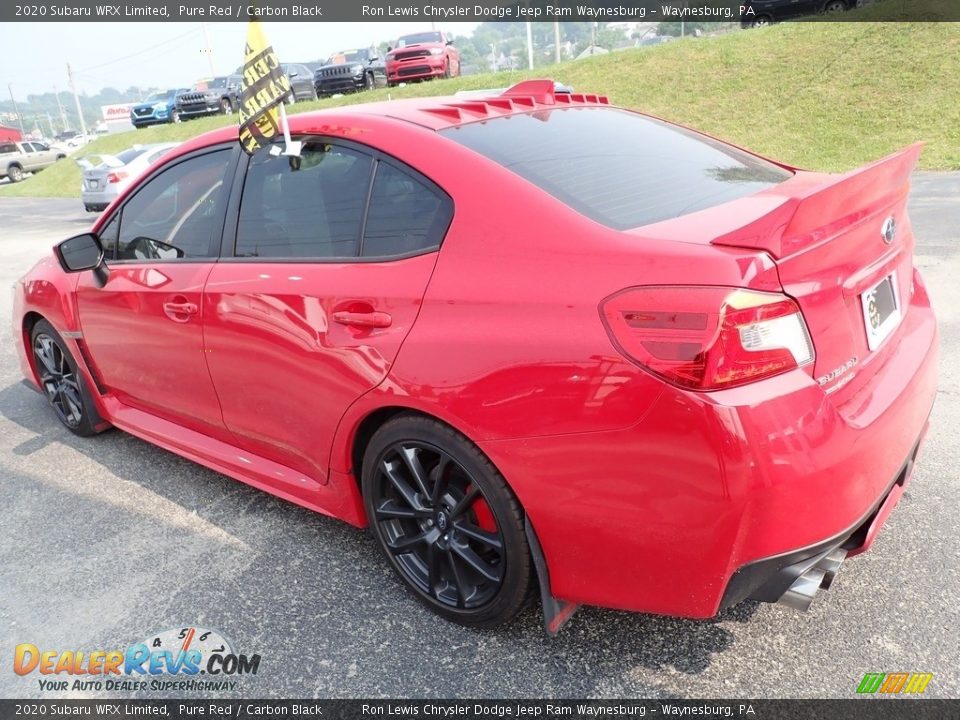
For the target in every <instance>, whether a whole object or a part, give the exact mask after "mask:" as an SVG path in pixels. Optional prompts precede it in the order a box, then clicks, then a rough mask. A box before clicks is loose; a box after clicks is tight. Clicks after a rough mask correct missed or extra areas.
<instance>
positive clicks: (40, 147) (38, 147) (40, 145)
mask: <svg viewBox="0 0 960 720" xmlns="http://www.w3.org/2000/svg"><path fill="white" fill-rule="evenodd" d="M33 149H34V150H41V151H42V150H49V149H50V148H49V147H47V146H46V145H44V144H43V143H38V142H35V143H34V144H33Z"/></svg>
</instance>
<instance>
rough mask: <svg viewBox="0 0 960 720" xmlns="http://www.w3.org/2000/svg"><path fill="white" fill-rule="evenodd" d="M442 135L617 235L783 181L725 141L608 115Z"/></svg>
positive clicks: (620, 113)
mask: <svg viewBox="0 0 960 720" xmlns="http://www.w3.org/2000/svg"><path fill="white" fill-rule="evenodd" d="M442 133H443V134H444V135H446V136H447V137H448V138H450V139H452V140H456V141H457V142H459V143H461V144H463V145H465V146H467V147H468V148H470V149H471V150H475V151H476V152H479V153H481V154H482V155H486V156H487V157H488V158H490V159H491V160H494V161H496V162H498V163H500V164H501V165H503V166H504V167H505V168H507V169H508V170H511V171H513V172H515V173H516V174H518V175H520V176H521V177H523V178H525V179H527V180H529V181H530V182H532V183H533V184H535V185H537V186H538V187H540V188H542V189H543V190H546V191H547V192H548V193H550V194H551V195H553V196H554V197H556V198H557V199H558V200H561V201H563V202H564V203H566V204H567V205H569V206H570V207H571V208H573V209H574V210H576V211H577V212H579V213H581V214H583V215H586V216H587V217H589V218H592V219H593V220H596V221H597V222H600V223H603V224H604V225H607V226H608V227H611V228H615V229H617V230H626V229H628V228H634V227H639V226H641V225H648V224H650V223H655V222H659V221H661V220H668V219H670V218H675V217H679V216H681V215H686V214H688V213H692V212H696V211H697V210H703V209H705V208H708V207H713V206H714V205H719V204H720V203H724V202H728V201H730V200H736V199H737V198H741V197H744V196H745V195H750V194H752V193H755V192H757V191H759V190H763V189H764V188H768V187H770V186H771V185H776V184H778V183H781V182H783V181H784V180H786V179H788V178H789V177H791V173H789V172H788V171H786V170H784V169H783V168H780V167H778V166H777V165H774V164H772V163H769V162H766V161H765V160H761V159H759V158H757V157H754V156H753V155H750V154H749V153H746V152H743V151H742V150H738V149H736V148H734V147H731V146H729V145H727V144H725V143H722V142H719V141H717V140H712V139H710V138H708V137H704V136H703V135H699V134H697V133H695V132H692V131H690V130H684V129H683V128H678V127H675V126H673V125H669V124H667V123H664V122H661V121H659V120H654V119H652V118H648V117H645V116H643V115H638V114H637V113H632V112H628V111H626V110H618V109H614V108H557V109H553V110H546V111H538V112H535V113H530V114H525V115H513V116H510V117H503V118H496V119H493V120H488V121H484V122H478V123H470V124H467V125H461V126H458V127H454V128H450V129H448V130H444V131H442Z"/></svg>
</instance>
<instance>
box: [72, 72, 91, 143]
mask: <svg viewBox="0 0 960 720" xmlns="http://www.w3.org/2000/svg"><path fill="white" fill-rule="evenodd" d="M67 80H68V81H69V83H70V92H72V93H73V101H74V102H75V103H76V104H77V117H78V118H80V132H81V133H83V134H84V136H86V134H87V123H85V122H84V120H83V110H81V109H80V96H79V95H77V86H76V85H74V84H73V70H72V69H71V68H70V63H67Z"/></svg>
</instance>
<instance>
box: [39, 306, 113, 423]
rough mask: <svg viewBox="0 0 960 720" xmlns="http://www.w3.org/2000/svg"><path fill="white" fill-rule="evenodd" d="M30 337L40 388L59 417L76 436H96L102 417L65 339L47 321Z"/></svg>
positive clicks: (41, 321)
mask: <svg viewBox="0 0 960 720" xmlns="http://www.w3.org/2000/svg"><path fill="white" fill-rule="evenodd" d="M30 338H31V347H32V348H33V362H34V366H35V368H36V370H37V376H38V377H39V378H40V388H41V389H42V390H43V392H44V394H45V395H46V396H47V402H49V403H50V407H52V408H53V411H54V412H55V413H56V415H57V418H58V419H59V420H60V422H61V423H63V424H64V426H65V427H66V428H67V430H69V431H70V432H72V433H74V434H76V435H81V436H84V437H86V436H90V435H95V434H96V432H97V431H96V430H95V429H94V428H95V427H96V425H97V424H99V421H100V418H99V416H98V415H97V413H96V410H95V409H94V407H93V403H92V401H91V400H90V396H89V394H88V393H87V390H86V385H85V384H84V381H83V377H82V376H81V375H80V373H79V372H78V371H77V363H76V362H75V361H74V359H73V356H72V355H70V351H69V350H67V347H66V345H65V344H64V342H63V339H62V338H61V337H60V336H59V335H58V334H57V331H56V330H54V329H53V326H52V325H51V324H50V323H48V322H47V321H46V320H40V321H38V322H37V324H36V325H34V326H33V331H32V332H31V333H30Z"/></svg>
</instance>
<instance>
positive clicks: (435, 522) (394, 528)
mask: <svg viewBox="0 0 960 720" xmlns="http://www.w3.org/2000/svg"><path fill="white" fill-rule="evenodd" d="M362 485H363V496H364V503H365V506H366V510H367V516H368V517H369V519H370V526H371V529H372V531H373V533H374V535H375V536H376V538H377V540H378V541H379V544H380V547H381V549H382V550H383V552H384V554H385V555H386V557H387V559H388V561H389V562H390V564H391V565H392V566H393V568H394V570H396V571H397V573H398V574H399V575H400V577H401V578H403V580H404V582H405V583H406V584H407V586H408V587H409V588H410V590H411V591H412V592H413V593H414V594H415V595H416V596H417V597H418V598H419V599H420V600H421V601H422V602H423V603H425V604H426V605H427V606H428V607H430V608H431V609H432V610H433V611H434V612H436V613H438V614H440V615H442V616H443V617H446V618H448V619H450V620H454V621H456V622H458V623H461V624H463V625H469V626H473V627H492V626H495V625H500V624H501V623H504V622H506V621H508V620H510V619H511V618H512V617H513V616H515V615H516V614H517V613H518V612H519V611H520V609H521V608H522V607H523V605H524V603H525V602H526V600H527V598H528V597H529V595H530V589H531V576H532V572H531V562H530V549H529V547H528V545H527V539H526V535H525V534H524V529H523V513H522V511H521V509H520V505H519V503H518V502H517V500H516V498H515V497H514V496H513V494H512V493H511V492H510V490H509V488H508V487H507V485H506V483H505V482H504V480H503V477H502V476H501V475H500V473H499V472H498V471H497V469H496V468H495V467H494V466H493V465H492V464H491V462H490V461H489V460H488V459H487V458H486V457H485V456H484V455H483V453H481V452H480V450H479V449H478V448H477V447H476V446H475V445H474V444H473V443H471V442H470V441H469V440H468V439H467V438H465V437H464V436H463V435H461V434H460V433H458V432H456V431H455V430H452V429H451V428H449V427H447V426H445V425H443V424H441V423H439V422H437V421H435V420H431V419H429V418H424V417H418V416H411V415H401V416H399V417H397V418H395V419H393V420H390V421H389V422H387V423H386V424H384V425H383V427H381V428H380V429H379V430H378V431H377V432H376V433H375V434H374V436H373V437H372V438H371V440H370V443H369V445H368V446H367V450H366V452H365V453H364V460H363V477H362Z"/></svg>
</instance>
